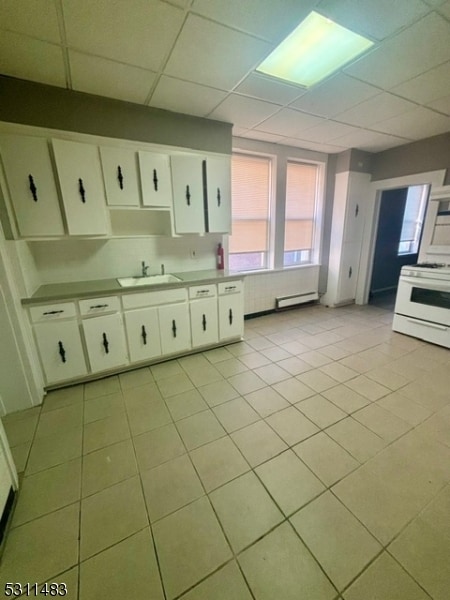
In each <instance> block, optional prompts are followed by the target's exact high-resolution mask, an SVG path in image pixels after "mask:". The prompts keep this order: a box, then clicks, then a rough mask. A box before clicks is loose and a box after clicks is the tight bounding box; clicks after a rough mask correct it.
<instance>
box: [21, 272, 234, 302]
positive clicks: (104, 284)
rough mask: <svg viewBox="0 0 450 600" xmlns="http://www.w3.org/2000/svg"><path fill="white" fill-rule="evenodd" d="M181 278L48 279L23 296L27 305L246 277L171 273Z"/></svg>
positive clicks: (217, 273)
mask: <svg viewBox="0 0 450 600" xmlns="http://www.w3.org/2000/svg"><path fill="white" fill-rule="evenodd" d="M171 275H175V277H178V278H179V279H181V281H179V282H176V283H162V284H158V285H154V284H153V285H139V286H135V287H122V286H121V285H120V284H119V282H118V281H117V279H96V280H93V281H72V282H70V283H48V284H46V285H41V286H40V287H39V288H38V289H37V290H36V291H35V292H34V294H33V295H32V296H31V297H29V298H22V300H21V301H22V304H23V305H30V304H41V303H42V302H55V301H58V300H73V299H77V298H92V297H96V296H110V295H113V294H118V293H120V294H129V293H135V294H136V293H138V292H144V291H145V292H149V291H152V290H164V289H169V288H178V287H186V285H195V284H197V283H198V284H200V285H201V284H206V283H217V282H220V281H230V280H232V279H243V278H244V275H243V274H242V273H231V272H230V271H227V270H225V271H217V270H215V269H208V270H206V271H187V272H184V273H171Z"/></svg>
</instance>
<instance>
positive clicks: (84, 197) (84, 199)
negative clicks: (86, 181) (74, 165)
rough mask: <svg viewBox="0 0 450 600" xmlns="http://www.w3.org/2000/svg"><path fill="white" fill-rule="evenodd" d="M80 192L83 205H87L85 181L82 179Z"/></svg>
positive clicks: (79, 187) (79, 186)
mask: <svg viewBox="0 0 450 600" xmlns="http://www.w3.org/2000/svg"><path fill="white" fill-rule="evenodd" d="M78 191H79V192H80V196H81V202H82V203H83V204H85V203H86V190H85V189H84V185H83V180H82V179H79V180H78Z"/></svg>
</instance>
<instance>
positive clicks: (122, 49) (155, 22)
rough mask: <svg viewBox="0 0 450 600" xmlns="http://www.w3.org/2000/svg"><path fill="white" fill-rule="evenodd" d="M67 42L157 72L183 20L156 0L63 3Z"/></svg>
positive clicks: (176, 11) (67, 0) (68, 0)
mask: <svg viewBox="0 0 450 600" xmlns="http://www.w3.org/2000/svg"><path fill="white" fill-rule="evenodd" d="M63 10H64V21H65V26H66V35H67V43H68V44H69V47H71V48H72V49H74V50H81V51H83V52H85V53H87V54H95V55H97V56H103V57H105V58H109V59H112V60H117V61H120V62H122V63H128V64H130V65H135V66H138V67H143V68H146V69H150V70H152V71H157V70H158V69H159V68H160V67H161V64H162V62H163V60H165V58H166V56H167V54H168V52H169V50H170V48H171V47H172V44H173V43H174V41H175V38H176V36H177V34H178V32H179V30H180V28H181V25H182V23H183V19H184V11H183V10H181V9H180V8H176V7H174V6H171V5H170V4H166V3H163V2H159V0H127V2H117V1H116V2H114V3H112V2H111V0H95V2H92V0H77V1H76V2H74V1H73V0H63Z"/></svg>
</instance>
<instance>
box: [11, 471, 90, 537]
mask: <svg viewBox="0 0 450 600" xmlns="http://www.w3.org/2000/svg"><path fill="white" fill-rule="evenodd" d="M80 481H81V477H80ZM81 500H82V498H81V484H80V497H79V498H78V499H77V500H71V501H70V502H66V503H64V504H61V505H60V506H58V507H57V508H53V509H52V510H47V511H45V512H43V513H40V514H38V515H36V516H35V517H32V518H31V519H27V520H26V521H22V522H20V523H17V524H14V523H13V522H12V523H11V527H10V529H9V531H13V530H14V529H18V528H19V527H23V526H24V525H29V524H30V523H33V522H34V521H37V520H38V519H41V518H43V517H48V516H49V515H51V514H53V513H55V512H57V511H59V510H63V509H64V508H68V507H69V506H72V505H74V504H77V503H80V507H81ZM16 506H17V505H16Z"/></svg>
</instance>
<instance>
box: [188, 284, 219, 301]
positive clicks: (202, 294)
mask: <svg viewBox="0 0 450 600" xmlns="http://www.w3.org/2000/svg"><path fill="white" fill-rule="evenodd" d="M216 296H217V289H216V286H215V285H214V284H211V285H196V286H194V287H190V288H189V299H190V300H193V299H194V298H215V297H216Z"/></svg>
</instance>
